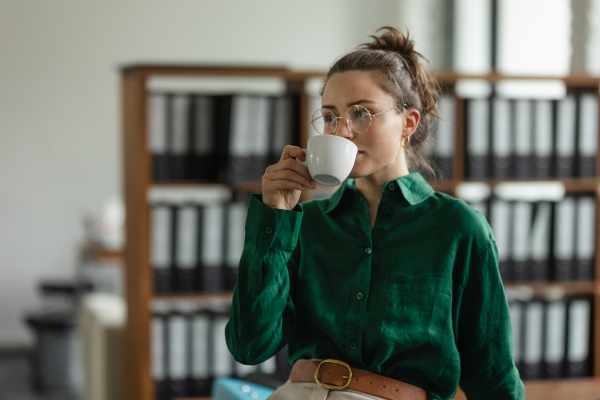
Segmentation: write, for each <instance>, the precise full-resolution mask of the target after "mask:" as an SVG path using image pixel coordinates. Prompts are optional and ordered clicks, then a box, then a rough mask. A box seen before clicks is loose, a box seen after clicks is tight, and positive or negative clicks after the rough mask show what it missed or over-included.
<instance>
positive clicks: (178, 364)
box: [150, 302, 291, 400]
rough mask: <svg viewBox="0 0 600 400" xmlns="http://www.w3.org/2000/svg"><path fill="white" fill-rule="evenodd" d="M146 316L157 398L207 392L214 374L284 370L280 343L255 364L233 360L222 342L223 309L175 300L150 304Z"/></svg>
mask: <svg viewBox="0 0 600 400" xmlns="http://www.w3.org/2000/svg"><path fill="white" fill-rule="evenodd" d="M153 308H154V309H153V314H152V320H151V327H150V333H151V353H150V354H151V360H152V361H151V366H152V377H153V379H154V382H155V387H156V399H157V400H170V399H173V398H181V397H188V396H209V395H210V393H211V388H212V382H213V380H214V379H215V378H216V377H232V378H238V379H243V378H244V377H245V376H247V375H248V374H250V373H256V372H261V373H264V374H268V375H270V376H275V374H276V373H277V372H278V366H279V369H280V370H285V371H282V372H283V374H289V370H290V369H291V367H289V362H288V361H287V357H286V348H285V347H284V348H283V349H282V350H281V351H280V352H279V353H278V354H276V355H275V356H273V357H271V358H270V359H268V360H266V361H265V362H263V363H262V364H259V365H244V364H241V363H238V362H237V361H235V360H234V359H233V357H232V355H231V353H230V352H229V350H228V348H227V343H226V342H225V326H226V325H227V321H228V320H229V309H228V308H227V309H225V308H224V307H218V306H209V305H206V304H204V305H201V304H194V303H191V302H180V303H178V304H177V303H176V304H173V305H167V304H158V305H157V304H155V305H154V307H153Z"/></svg>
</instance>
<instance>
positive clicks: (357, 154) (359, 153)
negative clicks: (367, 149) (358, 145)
mask: <svg viewBox="0 0 600 400" xmlns="http://www.w3.org/2000/svg"><path fill="white" fill-rule="evenodd" d="M363 153H364V151H360V150H359V151H358V153H356V157H358V156H360V155H361V154H363Z"/></svg>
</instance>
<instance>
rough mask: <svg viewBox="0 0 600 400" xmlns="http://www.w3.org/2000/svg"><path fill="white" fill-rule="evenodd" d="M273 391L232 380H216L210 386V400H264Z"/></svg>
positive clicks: (253, 384)
mask: <svg viewBox="0 0 600 400" xmlns="http://www.w3.org/2000/svg"><path fill="white" fill-rule="evenodd" d="M274 391H275V389H272V388H270V387H266V386H262V385H257V384H255V383H250V382H246V381H242V380H240V379H234V378H217V379H215V380H214V382H213V385H212V393H211V398H212V400H265V399H266V398H267V397H269V396H270V395H271V393H273V392H274Z"/></svg>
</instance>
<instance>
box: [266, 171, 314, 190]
mask: <svg viewBox="0 0 600 400" xmlns="http://www.w3.org/2000/svg"><path fill="white" fill-rule="evenodd" d="M268 179H269V180H270V181H282V180H286V181H291V182H296V183H298V184H300V185H302V186H304V187H306V188H307V189H316V188H317V185H316V184H315V183H314V182H312V181H311V180H310V179H307V178H306V177H305V176H304V175H302V174H300V173H298V172H296V171H293V170H291V169H282V170H279V171H275V172H272V173H270V174H269V176H268Z"/></svg>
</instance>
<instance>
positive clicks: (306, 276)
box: [225, 27, 524, 400]
mask: <svg viewBox="0 0 600 400" xmlns="http://www.w3.org/2000/svg"><path fill="white" fill-rule="evenodd" d="M382 29H383V30H384V32H383V33H382V34H381V35H380V36H373V41H372V42H371V43H368V44H365V45H363V48H362V49H360V50H357V51H354V52H352V53H349V54H347V55H346V56H344V57H342V58H341V59H340V60H339V61H337V62H336V63H335V64H334V65H333V67H332V68H331V69H330V71H329V73H328V75H327V77H326V79H325V82H324V86H323V90H322V107H323V108H322V109H321V110H319V111H318V112H317V113H316V114H315V118H317V119H320V118H322V119H323V121H322V124H321V126H322V127H323V130H324V132H322V133H325V134H335V135H338V136H342V137H344V138H346V139H348V140H350V141H352V142H354V143H355V144H356V145H357V146H358V150H359V152H358V155H357V156H356V163H355V165H354V168H353V169H352V172H351V174H350V177H349V179H347V180H346V181H345V182H344V183H343V184H342V185H341V187H340V188H339V189H338V190H337V191H336V192H335V193H334V194H333V196H332V197H331V198H330V199H325V200H313V201H309V202H305V203H303V204H298V201H299V197H300V194H301V192H302V191H304V190H312V189H313V188H315V187H316V185H315V184H314V182H313V181H312V179H311V177H310V174H309V173H308V170H307V168H306V167H304V166H303V165H301V164H300V163H299V162H297V161H296V160H295V158H297V159H300V160H304V153H303V152H302V150H301V149H300V148H298V147H294V146H287V147H286V148H285V150H284V151H283V154H282V155H281V160H280V161H279V162H278V163H277V164H275V165H272V166H270V167H269V168H267V170H266V172H265V174H264V176H263V178H262V196H259V195H253V196H252V198H251V200H250V205H249V209H248V217H247V221H246V241H245V246H244V251H243V255H242V258H241V261H240V265H239V273H238V283H237V285H236V287H235V289H234V293H233V303H232V305H231V313H230V320H229V323H228V325H227V327H226V330H225V334H226V339H227V345H228V347H229V350H230V351H231V353H232V355H233V356H234V358H235V359H236V360H237V361H239V362H241V363H243V364H258V363H261V362H263V361H265V360H267V359H268V358H270V357H272V356H273V355H274V354H275V353H277V352H278V351H279V350H280V349H282V348H283V347H284V346H285V345H286V344H287V345H288V359H289V361H290V362H291V363H293V364H294V367H293V369H292V373H291V375H290V379H289V380H288V381H287V382H286V383H285V384H284V385H283V386H282V387H280V388H279V389H277V390H276V391H275V392H274V393H273V394H272V395H271V397H270V399H274V400H283V399H290V400H291V399H294V400H296V399H311V400H316V399H325V398H328V399H366V398H367V399H369V398H375V399H382V398H387V399H428V398H435V399H451V398H453V396H454V395H455V393H456V390H457V387H458V386H459V385H460V386H461V388H462V390H463V391H464V392H465V393H466V395H467V397H468V398H469V399H485V400H493V399H502V400H507V399H523V398H524V386H523V383H522V381H521V379H520V378H519V373H518V371H517V369H516V367H515V364H514V361H513V358H512V337H511V325H510V318H509V311H508V304H507V301H506V297H505V294H504V289H503V286H502V282H501V280H500V275H499V272H498V251H497V247H496V242H495V240H494V235H493V233H492V230H491V228H490V226H489V224H488V223H487V221H486V219H485V218H484V216H483V215H482V214H481V213H479V212H478V211H475V210H474V209H472V208H471V207H469V206H468V205H467V204H466V203H465V202H464V201H462V200H457V199H455V198H453V197H451V196H448V195H446V194H443V193H438V192H435V191H434V190H433V189H432V188H431V186H429V184H427V182H426V181H425V179H424V178H423V177H422V175H421V174H420V173H419V172H412V173H410V170H409V167H411V168H414V167H415V166H418V165H423V164H424V163H425V161H424V159H423V158H422V157H421V156H420V154H419V152H420V149H421V147H422V145H423V143H424V142H425V140H426V139H427V136H428V134H429V127H430V125H431V122H432V121H433V119H434V118H436V116H437V107H436V101H435V96H436V95H437V93H436V91H435V85H434V83H433V82H432V80H431V78H430V77H429V76H428V74H427V73H426V72H425V71H424V70H423V68H422V67H421V65H420V64H419V57H420V54H418V53H417V52H415V51H414V50H413V46H414V43H413V41H412V40H410V39H409V38H408V35H403V34H402V33H400V32H398V31H397V30H396V29H394V28H390V27H385V28H382ZM324 360H328V361H324ZM322 361H323V362H322ZM315 373H317V374H316V377H315Z"/></svg>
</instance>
